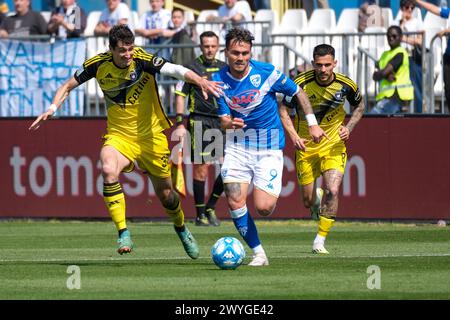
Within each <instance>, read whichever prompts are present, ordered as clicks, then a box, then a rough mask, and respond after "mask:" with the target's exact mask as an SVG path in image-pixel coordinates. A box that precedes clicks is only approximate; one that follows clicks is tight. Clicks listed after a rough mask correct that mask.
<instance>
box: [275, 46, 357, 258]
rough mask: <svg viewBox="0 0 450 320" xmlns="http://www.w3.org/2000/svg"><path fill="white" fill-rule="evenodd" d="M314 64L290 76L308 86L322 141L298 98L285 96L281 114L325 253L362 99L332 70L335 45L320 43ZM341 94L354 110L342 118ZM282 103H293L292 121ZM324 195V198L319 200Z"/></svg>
mask: <svg viewBox="0 0 450 320" xmlns="http://www.w3.org/2000/svg"><path fill="white" fill-rule="evenodd" d="M313 59H314V60H313V61H311V63H312V65H313V69H312V70H309V71H306V72H303V73H301V74H299V75H298V76H297V77H296V79H295V80H294V81H295V83H297V84H298V85H299V86H300V87H301V88H302V89H303V91H305V92H306V94H307V96H308V99H309V100H310V102H311V105H312V108H313V112H314V114H315V116H316V118H317V121H318V122H319V125H320V127H321V128H322V129H323V131H324V132H325V133H326V134H327V137H328V139H322V140H321V142H320V143H315V142H313V141H310V140H307V139H305V138H306V137H309V133H308V122H307V119H305V116H304V114H303V113H302V111H301V108H298V106H297V103H296V100H294V99H291V98H290V97H285V98H284V99H283V104H282V105H281V106H280V116H281V118H282V123H283V126H284V128H285V130H286V132H287V133H288V135H289V137H290V138H291V140H292V142H293V143H294V146H295V147H296V149H297V151H296V160H295V161H296V169H297V177H298V183H299V186H300V191H301V194H302V198H303V203H304V205H305V207H306V208H309V209H310V211H311V217H312V218H313V219H314V220H318V221H319V222H318V224H319V228H318V229H319V230H318V233H317V235H316V238H315V239H314V242H313V250H312V252H313V253H319V254H327V253H328V251H327V250H326V249H325V246H324V245H325V238H326V237H327V235H328V233H329V231H330V229H331V227H332V225H333V223H334V221H335V219H336V214H337V209H338V200H339V199H338V194H339V188H340V185H341V182H342V178H343V175H344V171H345V164H346V160H347V152H346V150H347V149H346V146H345V144H346V142H347V141H348V140H349V138H350V133H351V132H352V131H353V129H354V128H355V126H356V124H357V123H358V122H359V120H360V119H361V117H362V115H363V113H364V103H363V101H362V97H361V93H360V92H359V89H358V87H357V85H356V84H355V83H354V82H353V81H352V80H351V79H350V78H348V77H347V76H345V75H343V74H340V73H336V72H334V68H335V67H336V63H337V61H336V60H335V51H334V48H333V47H332V46H330V45H327V44H321V45H318V46H317V47H315V48H314V51H313ZM345 100H347V101H348V102H349V104H350V105H351V106H352V109H353V112H352V115H351V117H350V119H349V121H348V122H347V123H346V124H345V123H344V120H345V116H346V111H345V109H344V103H345ZM286 106H288V107H290V108H295V110H296V112H297V113H296V116H295V127H294V125H293V124H292V121H291V119H290V117H289V112H288V109H287V108H286ZM321 175H322V176H323V187H322V188H317V186H316V179H317V178H318V177H320V176H321ZM322 198H323V201H322Z"/></svg>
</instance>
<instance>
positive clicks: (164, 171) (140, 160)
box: [103, 132, 170, 178]
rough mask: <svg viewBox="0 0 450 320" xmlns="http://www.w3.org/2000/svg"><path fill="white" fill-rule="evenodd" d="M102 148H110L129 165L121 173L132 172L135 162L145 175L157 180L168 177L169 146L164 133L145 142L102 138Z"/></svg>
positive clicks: (111, 136)
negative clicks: (128, 162)
mask: <svg viewBox="0 0 450 320" xmlns="http://www.w3.org/2000/svg"><path fill="white" fill-rule="evenodd" d="M103 146H112V147H114V148H115V149H116V150H117V151H119V152H120V153H121V154H123V155H124V156H125V157H127V158H128V160H130V161H131V164H130V165H129V166H128V167H126V168H125V169H123V172H131V171H133V170H134V162H135V161H136V162H137V164H138V166H139V168H140V169H142V170H143V171H144V173H146V174H150V175H152V176H155V177H159V178H167V177H170V164H169V155H170V151H169V145H168V142H167V138H166V136H165V135H164V133H162V132H161V133H159V134H157V135H155V136H153V137H151V138H149V139H148V140H146V141H139V142H137V141H130V140H127V139H126V138H124V137H120V136H117V135H114V134H105V135H104V136H103Z"/></svg>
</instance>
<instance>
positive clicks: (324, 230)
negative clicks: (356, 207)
mask: <svg viewBox="0 0 450 320" xmlns="http://www.w3.org/2000/svg"><path fill="white" fill-rule="evenodd" d="M319 219H320V220H319V232H318V234H319V235H321V236H322V237H324V238H325V237H326V236H327V235H328V233H329V232H330V229H331V227H332V226H333V223H334V219H330V218H326V217H324V216H319Z"/></svg>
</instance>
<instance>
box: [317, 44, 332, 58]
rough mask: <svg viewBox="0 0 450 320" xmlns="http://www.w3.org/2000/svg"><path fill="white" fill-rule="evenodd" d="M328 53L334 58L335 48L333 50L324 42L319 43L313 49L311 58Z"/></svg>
mask: <svg viewBox="0 0 450 320" xmlns="http://www.w3.org/2000/svg"><path fill="white" fill-rule="evenodd" d="M328 54H329V55H331V56H332V57H333V59H334V57H335V50H334V48H333V47H332V46H330V45H329V44H325V43H323V44H319V45H318V46H316V47H315V48H314V50H313V59H314V58H315V57H316V56H319V57H323V56H326V55H328Z"/></svg>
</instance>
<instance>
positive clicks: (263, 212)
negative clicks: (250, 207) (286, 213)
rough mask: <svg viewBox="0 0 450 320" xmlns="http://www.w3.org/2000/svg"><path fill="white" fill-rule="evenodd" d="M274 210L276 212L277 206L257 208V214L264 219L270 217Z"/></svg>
mask: <svg viewBox="0 0 450 320" xmlns="http://www.w3.org/2000/svg"><path fill="white" fill-rule="evenodd" d="M274 210H275V205H273V206H264V207H259V208H258V207H257V208H256V212H258V214H259V215H261V216H263V217H267V216H270V215H271V214H272V212H273V211H274Z"/></svg>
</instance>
